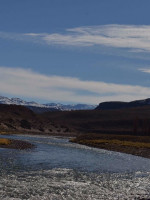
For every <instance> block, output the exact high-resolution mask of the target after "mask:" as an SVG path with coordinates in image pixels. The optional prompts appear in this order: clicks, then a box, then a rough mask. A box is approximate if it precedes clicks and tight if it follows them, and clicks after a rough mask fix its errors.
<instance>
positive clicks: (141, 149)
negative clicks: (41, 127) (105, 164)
mask: <svg viewBox="0 0 150 200" xmlns="http://www.w3.org/2000/svg"><path fill="white" fill-rule="evenodd" d="M1 134H3V135H9V134H11V133H10V132H9V133H8V132H5V133H4V132H2V133H0V135H1ZM12 134H13V135H16V134H17V135H24V134H25V135H34V136H35V135H37V136H56V137H62V138H66V137H67V138H68V139H69V141H70V142H73V143H78V144H82V145H87V146H90V147H95V148H99V149H106V150H109V151H116V152H122V153H127V154H132V155H136V156H141V157H145V158H150V137H149V136H130V135H111V134H80V135H79V136H76V135H75V134H74V133H70V134H63V135H62V134H55V133H53V134H42V135H41V134H39V133H35V132H34V133H32V134H31V133H22V132H20V133H19V132H17V133H16V134H14V133H12ZM33 147H34V145H33V144H31V143H29V142H25V141H21V140H11V143H9V144H6V145H3V144H0V148H16V149H28V148H33Z"/></svg>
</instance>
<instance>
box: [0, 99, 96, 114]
mask: <svg viewBox="0 0 150 200" xmlns="http://www.w3.org/2000/svg"><path fill="white" fill-rule="evenodd" d="M0 104H6V105H22V106H26V107H28V108H29V109H30V110H32V111H33V112H36V113H43V112H49V111H64V110H68V111H69V110H92V109H95V107H96V105H88V104H68V105H64V104H60V103H47V104H39V103H36V102H34V101H31V102H27V101H24V100H22V99H20V98H8V97H3V96H0Z"/></svg>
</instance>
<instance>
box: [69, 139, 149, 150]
mask: <svg viewBox="0 0 150 200" xmlns="http://www.w3.org/2000/svg"><path fill="white" fill-rule="evenodd" d="M70 141H71V142H77V143H80V144H85V145H90V146H100V145H102V144H104V145H106V146H107V145H116V146H127V147H136V148H150V143H148V142H140V141H137V142H136V141H129V140H120V139H86V138H85V139H80V140H78V139H76V138H75V139H71V140H70Z"/></svg>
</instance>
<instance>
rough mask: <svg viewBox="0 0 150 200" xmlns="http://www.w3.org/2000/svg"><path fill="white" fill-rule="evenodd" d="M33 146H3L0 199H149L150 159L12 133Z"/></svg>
mask: <svg viewBox="0 0 150 200" xmlns="http://www.w3.org/2000/svg"><path fill="white" fill-rule="evenodd" d="M8 137H11V138H17V139H24V140H26V141H30V142H32V143H34V144H35V145H36V146H37V147H36V148H35V149H33V150H24V151H18V150H10V149H0V199H1V200H6V199H7V200H19V199H31V200H41V199H45V200H46V199H48V200H49V199H51V200H57V199H58V200H61V199H67V200H71V199H72V200H73V199H79V200H82V199H88V200H94V199H96V200H99V199H100V200H101V199H102V200H103V199H106V200H107V199H108V200H109V199H111V200H113V199H119V200H125V199H142V198H145V199H148V198H150V192H149V191H150V159H145V158H141V157H137V156H132V155H127V154H122V153H116V152H110V151H105V150H101V149H96V148H91V147H86V146H82V145H78V144H71V143H69V142H68V139H62V138H54V137H40V136H39V137H37V136H36V137H35V136H32V137H29V136H8Z"/></svg>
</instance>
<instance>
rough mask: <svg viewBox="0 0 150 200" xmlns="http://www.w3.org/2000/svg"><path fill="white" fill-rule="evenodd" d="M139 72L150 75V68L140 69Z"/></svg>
mask: <svg viewBox="0 0 150 200" xmlns="http://www.w3.org/2000/svg"><path fill="white" fill-rule="evenodd" d="M139 71H141V72H144V73H150V68H140V69H139Z"/></svg>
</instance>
